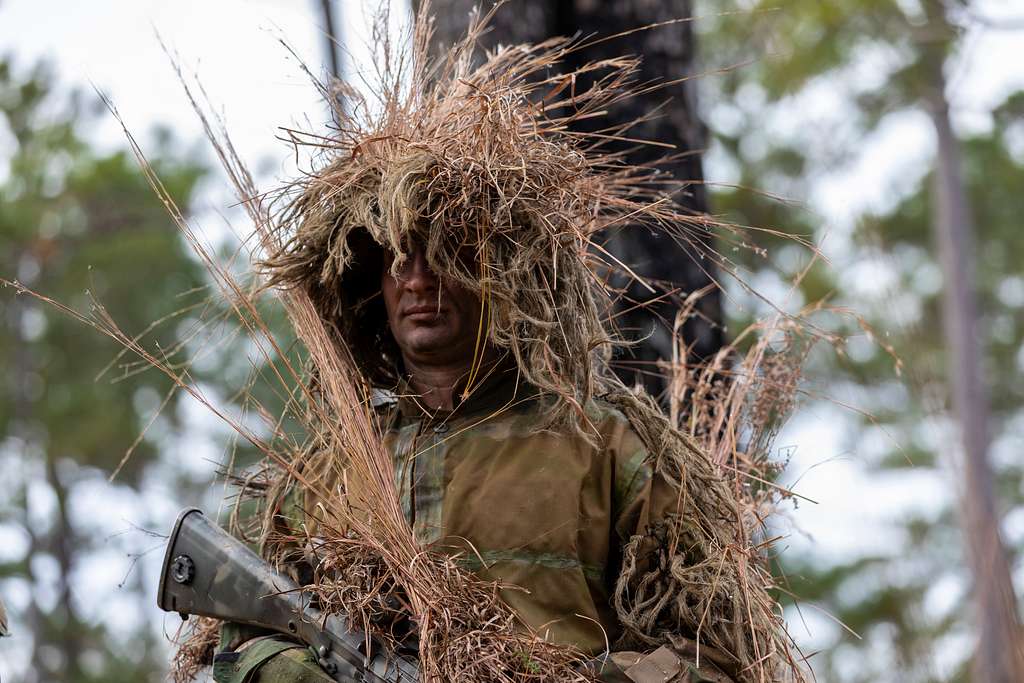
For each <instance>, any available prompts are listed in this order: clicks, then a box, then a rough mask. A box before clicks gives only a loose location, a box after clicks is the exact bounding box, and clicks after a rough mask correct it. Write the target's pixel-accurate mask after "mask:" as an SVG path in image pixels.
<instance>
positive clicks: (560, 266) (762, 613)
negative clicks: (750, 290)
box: [222, 3, 800, 681]
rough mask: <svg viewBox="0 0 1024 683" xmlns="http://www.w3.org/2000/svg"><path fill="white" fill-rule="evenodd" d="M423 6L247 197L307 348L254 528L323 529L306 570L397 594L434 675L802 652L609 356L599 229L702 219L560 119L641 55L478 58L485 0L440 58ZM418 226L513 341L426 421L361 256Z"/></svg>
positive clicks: (755, 666) (274, 549)
mask: <svg viewBox="0 0 1024 683" xmlns="http://www.w3.org/2000/svg"><path fill="white" fill-rule="evenodd" d="M423 5H424V9H423V13H422V14H421V15H420V16H419V17H418V19H417V23H416V32H415V34H414V41H413V43H414V44H413V48H412V58H411V59H410V60H409V61H408V68H406V69H402V68H393V67H394V66H395V65H394V64H393V63H391V62H389V61H388V60H386V59H385V60H384V61H383V62H382V66H381V74H382V79H383V83H382V84H381V85H380V87H379V89H378V92H377V93H376V94H377V96H378V97H379V101H378V102H377V103H375V106H373V107H370V106H369V105H368V104H367V103H366V102H365V101H362V100H361V97H360V95H359V93H358V92H356V91H354V90H346V96H347V99H348V100H349V102H350V107H351V108H350V111H354V112H357V114H355V115H349V114H347V113H346V112H341V111H339V112H338V124H337V129H336V130H334V131H332V132H331V134H330V136H328V137H324V136H322V135H316V136H309V137H305V138H304V137H302V135H301V134H299V133H294V135H295V138H294V139H295V142H296V144H309V145H314V146H316V147H317V148H318V149H319V150H320V154H321V157H320V163H319V166H318V167H317V168H315V169H314V170H313V171H312V172H310V173H308V174H306V175H304V176H303V177H302V178H301V179H299V180H297V181H296V182H294V183H292V184H290V185H288V186H287V187H286V188H284V189H283V190H282V191H281V192H279V193H278V194H277V195H276V198H275V199H274V200H273V202H272V203H271V204H270V205H269V208H267V209H266V212H265V213H261V211H263V209H260V210H254V213H253V216H254V220H255V222H256V227H257V231H258V233H259V236H260V239H261V241H262V245H263V249H264V252H265V257H264V258H263V260H262V262H261V269H262V272H263V274H264V275H265V276H266V278H267V283H268V286H270V287H275V288H277V289H278V291H279V292H280V293H281V298H282V301H283V302H284V303H285V306H286V308H288V311H289V314H290V315H291V318H292V321H293V324H294V325H295V328H296V332H297V333H298V335H299V337H300V339H302V341H303V342H304V344H305V346H306V347H307V349H308V350H309V352H310V355H311V362H310V364H309V373H308V377H307V379H308V383H307V386H308V389H307V390H306V393H305V395H304V396H305V398H304V399H303V401H304V405H305V407H306V410H307V411H308V413H309V414H308V415H307V416H306V418H304V419H305V424H306V426H307V428H308V429H309V430H310V437H309V439H308V441H307V443H306V444H305V445H304V446H303V447H302V448H298V449H294V450H293V451H292V452H286V453H284V454H283V455H282V454H279V453H273V454H271V458H270V460H271V462H270V463H269V464H268V466H267V467H266V468H265V469H264V473H265V474H266V479H265V481H264V482H263V484H262V485H261V486H257V487H249V489H248V490H247V491H246V494H247V495H250V496H254V497H255V498H256V499H258V501H259V514H257V515H256V516H255V517H254V518H253V519H255V524H256V527H257V529H256V537H257V538H259V539H260V545H261V550H262V551H263V553H264V555H265V556H266V557H267V558H268V559H270V560H272V561H274V562H276V563H277V564H278V565H279V566H281V567H282V568H285V569H291V570H295V571H297V569H296V567H297V566H298V565H300V564H302V562H301V561H300V560H303V559H308V558H304V557H303V549H304V548H307V547H308V545H309V544H310V543H316V544H318V547H319V548H320V549H321V554H320V555H319V556H318V557H317V558H316V562H313V563H311V569H312V572H313V573H312V575H310V576H307V577H306V578H307V579H309V580H311V581H312V582H313V586H314V589H315V590H317V591H319V596H320V599H321V601H322V602H323V604H324V606H325V609H326V610H327V611H331V610H337V611H342V612H347V614H348V616H349V617H350V619H351V620H352V621H353V623H355V624H356V625H358V626H361V627H365V628H368V629H371V630H373V629H374V628H375V625H374V620H373V618H371V617H373V616H374V615H377V616H379V614H383V613H387V612H388V610H389V609H390V610H391V611H392V612H393V611H394V610H393V608H389V607H388V606H387V603H388V599H390V598H394V597H396V596H399V597H404V598H407V602H406V603H405V604H406V606H407V611H409V612H412V616H413V617H414V618H415V619H417V620H418V624H417V628H418V629H419V636H420V641H419V642H420V657H421V665H422V666H423V667H425V670H426V671H427V672H428V673H429V675H430V676H434V677H436V678H438V679H445V678H449V679H451V678H458V677H460V676H468V678H463V680H503V681H504V680H509V681H511V680H525V678H524V677H526V678H532V677H536V678H539V679H541V680H583V679H584V678H585V676H583V675H581V674H580V673H579V672H578V667H577V665H578V664H579V663H580V662H582V661H583V660H585V659H586V656H587V654H588V653H593V652H598V651H601V650H603V649H604V648H605V647H606V645H612V646H614V647H615V648H617V649H620V650H633V649H635V650H640V651H646V652H650V651H653V652H654V653H657V652H664V650H663V649H662V648H665V647H669V648H672V649H674V650H676V651H680V650H685V642H686V639H687V638H693V639H695V640H699V642H700V643H701V648H702V651H703V650H704V649H706V650H707V651H709V652H715V651H717V652H720V653H722V655H721V656H722V662H723V663H724V664H725V665H727V666H728V668H730V670H731V671H732V672H734V673H735V676H736V678H738V679H740V680H744V681H747V680H750V681H753V680H760V681H765V680H779V679H780V678H784V677H786V676H789V675H791V676H794V677H800V672H799V670H798V667H797V666H796V664H795V660H794V658H793V656H792V655H791V654H790V650H789V642H788V640H787V636H786V634H785V630H784V628H783V626H782V622H781V619H780V615H779V611H778V606H777V603H776V602H775V601H774V599H773V598H772V597H771V595H770V594H769V589H770V588H771V586H772V582H771V577H770V574H769V573H768V572H767V569H766V567H765V566H764V561H763V557H761V555H760V552H759V551H758V550H756V549H755V548H754V544H753V543H752V542H751V541H750V538H749V533H748V530H747V529H746V528H745V527H744V518H743V514H742V513H741V511H740V509H739V505H738V500H737V494H736V493H735V492H734V491H733V490H732V489H730V487H729V486H727V485H726V484H725V482H724V481H723V479H722V477H721V475H720V472H719V471H718V470H717V468H716V466H715V464H714V463H713V462H712V461H711V459H710V458H709V456H708V455H707V454H706V453H704V452H703V451H702V450H701V449H700V448H699V447H698V446H697V445H696V444H695V442H694V441H693V440H692V439H691V438H689V437H687V436H686V435H684V434H682V433H680V432H679V431H678V430H677V429H675V428H674V427H673V426H672V425H671V424H670V422H669V420H668V418H667V417H666V416H665V415H664V414H663V413H662V412H661V410H660V409H659V408H658V407H657V406H656V405H655V404H654V403H653V401H651V400H650V399H649V398H648V397H645V396H643V395H640V394H637V393H634V392H632V391H630V390H628V389H627V388H626V387H623V386H622V385H621V384H620V383H619V382H618V381H617V380H616V379H615V377H614V375H613V373H611V372H610V370H609V368H608V360H609V357H610V354H611V349H612V347H613V346H614V345H615V344H616V343H617V341H616V339H617V336H616V334H615V331H614V329H613V326H612V325H611V324H610V323H609V321H608V319H607V313H608V311H609V310H610V308H611V301H612V299H613V297H614V296H615V294H616V293H615V292H614V291H611V290H609V289H607V288H606V287H607V283H608V281H609V280H608V274H609V272H610V271H611V270H613V269H621V270H624V271H625V272H626V273H627V274H631V271H630V270H629V268H628V266H627V265H626V264H622V263H619V262H617V261H616V259H615V258H614V257H613V256H612V255H611V254H609V253H608V252H607V250H605V248H604V246H603V244H602V239H603V237H602V235H604V234H606V231H607V230H609V229H615V230H620V229H626V228H627V227H628V228H629V229H636V228H638V227H639V228H642V229H657V230H662V231H664V232H665V234H666V238H667V239H675V240H680V241H684V242H685V241H687V240H688V236H689V235H692V233H693V232H694V231H697V232H699V233H700V235H701V240H703V238H704V237H705V236H706V234H707V230H708V227H709V220H708V219H706V218H704V217H694V216H689V215H686V214H685V213H684V212H683V211H682V210H680V209H678V208H677V207H676V205H675V204H674V203H673V202H672V199H671V195H670V193H669V192H668V191H666V189H665V188H666V185H665V182H664V178H662V177H661V176H660V175H659V172H658V169H657V168H656V167H635V166H629V165H626V164H624V163H623V162H622V160H621V159H620V158H618V157H616V156H614V155H611V154H605V153H603V152H602V150H601V147H600V145H601V137H602V135H600V134H595V135H591V136H590V137H587V136H586V135H577V134H575V133H572V132H571V126H572V124H573V123H574V122H575V121H578V120H580V119H585V118H594V117H597V116H600V115H601V112H602V111H603V110H605V109H606V108H607V107H609V106H613V105H614V103H615V102H616V101H618V100H620V99H622V98H624V97H628V96H629V94H630V92H631V89H634V88H637V87H640V86H637V85H636V84H634V83H633V81H632V79H633V75H634V73H635V69H636V66H637V64H638V61H637V60H636V59H633V58H622V59H610V60H605V61H602V62H600V63H593V64H587V65H584V66H582V67H580V68H579V69H577V70H575V71H572V72H569V73H563V74H557V73H555V72H557V69H558V67H559V65H560V62H561V60H562V59H563V58H564V57H565V56H566V55H567V54H568V53H569V52H571V51H572V50H573V49H575V47H576V46H577V45H578V42H574V40H572V39H553V40H550V41H547V42H545V43H543V44H540V45H518V46H513V47H510V48H506V49H502V50H499V51H497V52H494V53H488V54H484V55H480V54H478V53H477V52H476V51H475V46H476V41H477V37H478V36H479V33H480V31H482V30H483V28H484V26H485V25H486V17H485V18H484V19H483V20H481V21H479V22H476V23H474V25H473V26H472V27H471V29H470V32H469V35H468V36H467V38H466V40H465V41H464V42H463V43H462V44H459V45H456V46H455V47H453V49H452V51H451V52H450V53H449V54H447V55H446V56H443V57H442V58H441V59H440V60H439V61H431V60H429V59H428V57H427V55H428V52H429V50H428V45H429V42H430V40H429V38H430V36H429V26H430V21H429V17H428V15H427V14H426V12H427V8H426V5H427V3H423ZM390 54H394V52H393V51H392V52H391V53H390ZM547 74H555V75H547ZM577 82H580V83H589V84H590V85H588V86H586V87H585V88H580V89H577V88H576V84H577ZM335 87H338V88H342V89H344V85H343V84H339V85H336V86H335ZM332 93H333V90H326V89H325V94H326V95H332ZM329 101H335V100H334V98H333V96H332V97H330V98H329ZM370 111H372V112H373V115H372V116H371V115H369V114H366V112H370ZM623 133H624V131H613V134H614V135H613V136H621V135H622V134H623ZM222 153H223V154H225V155H228V154H229V153H228V152H224V151H223V150H222ZM235 177H236V179H238V178H241V180H238V182H239V183H240V185H239V189H240V192H242V194H243V195H244V196H246V197H249V198H254V197H259V196H260V194H259V193H258V192H257V191H256V190H255V188H253V187H252V186H251V184H250V183H249V181H247V180H245V178H246V176H244V174H240V173H236V174H235ZM250 201H254V200H251V199H250ZM417 245H422V249H423V252H424V253H425V257H426V261H427V263H428V265H429V268H430V270H432V271H433V272H434V273H436V275H437V276H438V277H439V278H441V279H443V280H446V281H450V282H453V283H456V284H457V285H459V286H461V287H463V288H464V289H466V290H467V291H470V292H473V293H474V294H476V295H477V296H478V297H479V299H480V300H481V302H482V303H483V311H484V313H483V315H482V317H481V320H480V329H481V334H480V336H479V338H478V340H477V342H478V345H483V344H488V345H490V346H492V347H493V348H495V349H497V350H498V351H499V352H500V353H503V354H505V357H506V359H507V360H506V362H505V363H504V364H502V365H501V366H500V367H501V368H502V369H503V370H506V371H508V374H509V375H514V376H515V381H514V382H513V383H512V387H513V390H512V395H513V396H514V399H513V400H511V401H508V400H507V399H508V390H507V388H502V387H499V386H496V385H494V384H493V383H490V384H489V383H488V380H483V381H481V382H476V383H474V384H473V385H472V386H466V387H465V395H466V396H467V398H466V399H465V400H464V401H463V405H461V406H459V407H457V408H456V413H457V414H453V415H449V416H443V417H442V419H441V420H440V421H438V416H437V415H431V418H430V421H428V420H426V419H425V417H424V415H423V412H422V410H420V411H419V412H416V410H414V409H411V408H408V407H404V406H403V401H402V398H403V397H404V394H406V393H407V390H406V389H405V388H404V387H403V385H402V381H403V379H404V372H403V368H402V364H401V357H400V354H399V352H398V350H397V348H396V345H395V342H394V339H393V338H391V336H390V332H389V330H388V328H387V325H386V317H385V316H384V313H383V304H382V302H381V297H380V291H379V290H380V275H381V272H382V268H383V266H382V258H383V256H384V254H386V253H390V254H392V255H393V256H394V263H393V265H392V266H391V271H390V272H391V274H392V275H396V274H397V273H398V269H400V268H401V266H402V263H403V260H404V259H405V258H407V257H408V255H409V254H410V253H411V252H412V250H413V249H414V247H416V246H417ZM697 248H700V247H697ZM491 380H493V381H498V382H499V384H500V383H501V382H507V381H508V377H499V378H491ZM370 387H373V388H374V391H373V392H371V391H370ZM389 393H390V395H391V396H395V395H397V396H398V398H399V400H398V401H397V402H396V403H395V405H394V406H393V407H392V408H389V409H384V407H382V408H381V411H383V414H382V413H381V411H378V415H377V416H376V417H375V418H373V417H370V418H367V417H366V416H364V415H363V414H362V413H361V412H360V411H361V410H362V409H363V408H365V406H367V405H368V404H369V403H370V400H371V396H377V397H378V398H379V397H381V396H387V395H388V394H389ZM503 399H506V400H505V402H504V403H502V400H503ZM476 402H482V403H483V404H484V405H485V406H486V409H483V408H479V406H477V407H474V403H476ZM383 404H384V406H386V405H388V404H389V401H386V400H385V401H383ZM403 408H404V409H403ZM381 431H383V434H384V438H383V448H382V447H381V445H380V439H379V433H380V432H381ZM497 454H502V456H503V457H498V455H497ZM385 469H386V470H387V472H386V473H385V472H384V470H385ZM492 476H493V479H492V478H491V477H492ZM295 501H298V502H297V503H296V502H295ZM517 506H518V507H517ZM410 525H411V533H412V537H411V538H410V537H409V536H408V533H409V532H410V529H409V526H410ZM466 569H468V570H470V571H471V572H474V573H475V578H473V576H471V575H469V574H468V573H466V572H464V571H462V570H466ZM495 581H504V582H506V583H504V584H501V585H499V584H496V583H494V582H495ZM513 586H518V587H519V589H518V590H517V589H516V588H514V587H513ZM499 597H500V599H499ZM510 607H511V608H512V609H509V608H510ZM577 615H578V616H577ZM379 633H380V635H381V636H382V637H385V638H386V637H389V632H388V631H387V629H384V630H382V631H379ZM545 636H548V638H545ZM609 639H611V640H613V641H614V642H610V640H609ZM268 642H273V639H271V641H268ZM264 647H270V646H264ZM286 651H290V650H282V653H283V652H286ZM482 652H486V653H487V655H488V656H487V657H481V653H482ZM222 654H227V655H228V658H230V653H226V652H225V653H222ZM244 656H245V654H244V651H243V652H242V653H241V655H240V658H242V657H244ZM294 656H296V655H295V654H294V653H293V655H289V657H294ZM651 656H654V655H653V654H652V655H651ZM273 659H274V658H273V657H272V658H271V660H267V661H272V660H273ZM702 663H703V662H702ZM641 664H643V662H640V661H638V662H634V663H633V664H632V665H631V666H640V665H641ZM647 664H650V665H651V666H655V665H656V664H657V662H656V661H648V662H647ZM680 666H681V669H680V671H679V672H678V675H679V676H689V675H690V672H689V667H686V666H683V665H680ZM707 666H712V665H711V664H710V663H708V664H707ZM467 671H469V672H470V673H466V672H467ZM458 672H462V673H458ZM638 675H639V674H638ZM673 675H676V674H673ZM716 675H717V674H716ZM712 680H713V679H712Z"/></svg>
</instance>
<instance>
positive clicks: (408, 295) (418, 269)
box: [381, 246, 480, 367]
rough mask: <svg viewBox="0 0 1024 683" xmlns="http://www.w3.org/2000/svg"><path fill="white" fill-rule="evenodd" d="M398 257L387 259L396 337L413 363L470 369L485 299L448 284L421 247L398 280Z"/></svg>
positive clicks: (387, 295)
mask: <svg viewBox="0 0 1024 683" xmlns="http://www.w3.org/2000/svg"><path fill="white" fill-rule="evenodd" d="M392 261H393V257H392V256H390V255H389V256H386V257H385V258H384V269H383V272H382V274H381V292H382V294H383V297H384V305H385V307H386V308H387V311H388V325H389V326H390V327H391V334H392V336H393V337H394V338H395V342H397V344H398V348H399V349H400V350H401V351H402V356H403V358H404V359H405V361H406V363H407V364H410V363H411V364H414V365H419V366H448V367H450V366H458V365H468V364H469V363H471V362H472V360H473V352H474V349H475V347H476V341H477V332H478V330H479V326H480V299H479V298H478V297H477V296H476V295H475V294H473V293H472V292H469V291H467V290H466V289H464V288H463V287H461V286H459V285H457V284H455V283H453V282H448V281H444V282H442V281H441V280H440V279H439V278H438V277H437V275H436V274H435V273H434V272H433V271H432V270H430V267H429V266H428V265H427V258H426V255H425V254H424V250H423V247H422V246H417V247H416V248H415V249H414V250H413V251H412V253H410V254H409V257H408V258H407V259H406V261H405V263H404V264H403V265H402V268H401V270H400V272H399V273H398V276H397V277H394V276H392V275H391V273H390V269H391V263H392Z"/></svg>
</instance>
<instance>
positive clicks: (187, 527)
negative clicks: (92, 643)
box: [157, 508, 419, 683]
mask: <svg viewBox="0 0 1024 683" xmlns="http://www.w3.org/2000/svg"><path fill="white" fill-rule="evenodd" d="M310 601H311V596H310V594H309V593H308V592H307V591H304V590H302V588H301V587H299V586H298V584H296V583H295V582H294V581H292V580H291V579H290V578H288V577H287V576H284V575H282V574H280V573H279V572H277V571H275V570H274V568H273V567H271V566H270V565H269V564H268V563H267V562H265V561H264V560H263V559H262V558H261V557H260V556H259V555H257V554H256V553H254V552H253V551H252V550H250V549H249V548H248V547H247V546H246V545H245V544H244V543H242V542H241V541H239V540H238V539H236V538H235V537H233V536H231V535H230V534H229V533H227V532H226V531H224V530H223V529H221V528H220V527H219V526H217V525H216V524H214V523H213V522H211V521H210V520H209V519H207V517H206V516H205V515H203V513H202V512H201V511H200V510H198V509H197V508H188V509H186V510H184V511H182V513H181V514H180V515H178V520H177V521H176V522H175V523H174V529H173V530H172V531H171V536H170V538H169V539H168V541H167V553H166V555H164V564H163V570H162V571H161V572H160V588H159V593H158V595H157V605H159V606H160V609H162V610H164V611H167V612H177V613H178V614H180V615H181V618H182V619H187V618H188V617H189V615H193V614H194V615H196V616H201V617H213V618H214V619H221V620H223V621H233V622H236V623H239V624H247V625H249V626H256V627H259V628H265V629H268V630H271V631H276V632H278V633H282V634H284V635H286V636H288V637H290V638H294V639H296V640H299V641H301V642H303V643H305V644H306V645H308V646H310V647H311V648H312V649H313V651H314V652H316V654H317V663H318V664H319V665H320V667H321V668H322V669H323V670H324V671H325V672H326V673H327V674H328V675H329V676H331V677H332V678H334V680H336V681H339V682H341V683H351V682H353V681H356V682H360V683H361V682H363V681H365V682H366V683H415V682H416V681H418V679H419V672H418V670H417V666H416V663H415V662H413V661H410V660H408V659H405V658H402V657H399V656H394V657H388V656H386V654H385V653H384V651H383V648H381V647H377V646H375V643H374V641H373V640H372V639H371V638H369V637H367V635H366V634H364V633H360V632H358V631H354V630H353V629H352V628H351V626H350V624H349V622H348V620H347V619H345V618H344V617H342V616H339V615H334V614H332V615H325V614H324V613H323V612H321V611H320V610H319V609H317V608H316V607H315V606H313V605H312V604H310Z"/></svg>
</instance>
